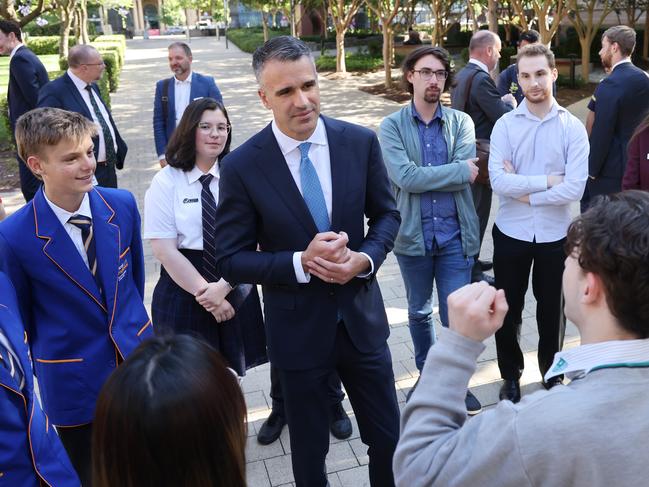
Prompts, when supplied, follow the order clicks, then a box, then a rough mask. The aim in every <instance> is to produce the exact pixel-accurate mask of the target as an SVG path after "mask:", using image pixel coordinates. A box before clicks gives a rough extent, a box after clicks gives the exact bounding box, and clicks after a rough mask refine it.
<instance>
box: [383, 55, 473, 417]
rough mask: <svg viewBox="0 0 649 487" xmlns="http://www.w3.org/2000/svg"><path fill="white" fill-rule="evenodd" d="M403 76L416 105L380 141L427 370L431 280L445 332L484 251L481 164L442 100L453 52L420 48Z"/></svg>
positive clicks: (390, 123)
mask: <svg viewBox="0 0 649 487" xmlns="http://www.w3.org/2000/svg"><path fill="white" fill-rule="evenodd" d="M402 71H403V83H404V86H405V87H406V88H407V89H408V91H409V92H410V93H412V95H413V96H412V102H411V103H410V104H408V105H407V106H405V107H403V108H402V109H401V110H399V111H398V112H396V113H393V114H392V115H390V116H389V117H387V118H385V119H384V120H383V122H382V123H381V128H380V132H379V137H380V140H381V147H382V150H383V159H384V161H385V164H386V166H387V170H388V175H389V176H390V179H391V180H392V183H393V186H394V190H395V195H396V199H397V207H398V209H399V211H400V213H401V219H402V223H401V228H400V230H399V234H398V236H397V239H396V241H395V246H394V253H395V255H396V257H397V261H398V263H399V268H400V269H401V275H402V277H403V281H404V284H405V287H406V294H407V298H408V324H409V328H410V334H411V336H412V341H413V344H414V348H415V364H416V366H417V368H418V369H419V371H421V370H422V368H423V366H424V361H425V360H426V355H427V353H428V349H429V348H430V347H431V345H432V344H433V343H434V342H435V333H434V329H433V320H432V295H433V280H434V281H435V282H436V283H437V296H438V300H439V314H440V320H441V323H442V326H445V327H447V326H448V312H447V307H446V298H447V297H448V295H449V294H450V293H452V292H453V291H455V290H456V289H458V288H460V287H462V286H464V285H465V284H468V283H469V282H470V281H471V268H472V266H473V263H474V257H473V256H475V255H477V254H478V253H479V248H480V243H479V224H478V217H477V215H476V212H475V208H474V205H473V198H472V196H471V186H470V184H471V183H472V182H473V181H474V180H475V178H476V176H477V174H478V167H477V166H476V164H475V163H476V162H477V159H476V158H475V132H474V127H473V121H472V120H471V117H469V116H468V115H467V114H465V113H462V112H460V111H457V110H453V109H450V108H446V107H442V105H441V103H440V102H439V100H440V95H441V94H442V92H443V91H444V90H445V88H446V87H447V86H450V85H451V83H452V80H453V73H452V71H451V65H450V58H449V55H448V52H446V51H445V50H444V49H441V48H439V47H428V46H427V47H421V48H419V49H416V50H414V51H412V52H411V53H410V54H409V55H408V57H407V58H406V59H405V60H404V62H403V66H402ZM466 406H467V412H468V413H469V414H477V413H479V412H480V411H481V406H480V402H479V401H478V400H477V399H476V398H475V397H474V396H473V394H471V392H470V391H467V395H466Z"/></svg>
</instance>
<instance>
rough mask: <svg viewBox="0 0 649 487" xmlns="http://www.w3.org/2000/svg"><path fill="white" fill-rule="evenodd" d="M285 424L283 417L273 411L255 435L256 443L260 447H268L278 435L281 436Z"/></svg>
mask: <svg viewBox="0 0 649 487" xmlns="http://www.w3.org/2000/svg"><path fill="white" fill-rule="evenodd" d="M285 424H286V419H285V418H284V416H283V415H281V414H279V413H276V412H275V411H271V412H270V416H268V419H266V421H264V424H262V425H261V428H259V432H258V433H257V441H258V442H259V443H261V444H262V445H270V444H271V443H273V442H274V441H275V440H277V438H279V435H281V434H282V429H283V428H284V425H285Z"/></svg>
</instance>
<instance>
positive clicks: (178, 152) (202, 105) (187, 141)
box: [165, 98, 232, 171]
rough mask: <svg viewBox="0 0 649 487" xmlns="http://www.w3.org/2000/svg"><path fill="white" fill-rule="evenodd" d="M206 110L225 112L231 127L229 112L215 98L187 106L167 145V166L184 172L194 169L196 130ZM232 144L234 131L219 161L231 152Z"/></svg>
mask: <svg viewBox="0 0 649 487" xmlns="http://www.w3.org/2000/svg"><path fill="white" fill-rule="evenodd" d="M206 110H220V111H221V112H223V115H224V116H225V119H226V120H227V122H228V125H231V124H230V117H228V111H227V110H226V109H225V107H224V106H223V103H221V102H220V101H217V100H215V99H214V98H199V99H198V100H194V101H193V102H191V103H190V104H189V105H187V108H186V109H185V111H184V113H183V116H182V118H181V119H180V123H178V126H177V127H176V129H175V130H174V132H173V134H172V135H171V140H169V143H168V144H167V151H166V153H165V158H166V159H167V164H169V165H170V166H171V167H177V168H178V169H182V170H183V171H191V170H192V169H193V168H194V164H195V162H196V128H197V127H198V123H199V122H200V121H201V117H202V116H203V112H205V111H206ZM231 142H232V130H230V133H229V134H228V139H227V140H226V141H225V147H223V152H221V155H219V157H218V160H219V161H220V160H221V159H222V158H223V157H225V155H226V154H227V153H228V152H230V143H231Z"/></svg>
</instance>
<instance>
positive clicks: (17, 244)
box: [0, 188, 152, 426]
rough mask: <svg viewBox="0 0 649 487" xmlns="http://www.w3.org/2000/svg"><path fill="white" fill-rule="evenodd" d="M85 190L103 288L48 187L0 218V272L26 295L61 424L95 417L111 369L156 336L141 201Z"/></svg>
mask: <svg viewBox="0 0 649 487" xmlns="http://www.w3.org/2000/svg"><path fill="white" fill-rule="evenodd" d="M89 197H90V208H91V211H92V217H93V232H94V241H95V248H96V255H97V268H98V271H97V272H98V280H99V282H100V283H101V291H100V288H99V286H98V285H97V282H96V281H95V279H94V278H93V275H92V274H91V273H90V271H89V270H88V267H87V266H86V264H85V263H84V261H83V259H82V257H81V256H80V255H79V252H78V251H77V249H76V247H75V246H74V243H73V242H72V239H71V238H70V236H69V235H68V233H67V232H66V230H65V228H64V227H63V225H61V222H60V221H59V220H58V218H57V217H56V215H55V214H54V212H53V211H52V209H51V208H50V206H49V205H48V204H47V201H45V196H44V195H43V189H42V188H41V189H40V190H39V191H38V192H37V193H36V196H35V197H34V199H33V200H32V201H30V202H29V203H27V204H26V205H25V206H23V207H22V208H21V209H20V210H18V211H17V212H16V213H14V214H13V215H11V216H10V217H9V218H7V219H6V220H5V221H3V222H2V223H0V270H2V271H4V272H6V273H7V275H8V276H9V278H10V279H11V281H12V282H13V284H14V286H15V288H16V292H17V293H18V296H20V314H21V317H22V320H23V324H24V325H25V329H26V330H27V334H28V337H29V343H30V346H31V351H32V359H33V361H34V369H35V372H36V377H38V380H39V384H40V391H41V397H42V398H43V408H44V410H45V412H46V413H47V414H48V415H49V416H50V418H51V421H52V423H53V424H55V425H57V426H58V425H60V426H73V425H79V424H85V423H89V422H91V421H92V420H93V417H94V409H95V401H96V399H97V396H98V394H99V391H100V389H101V386H102V385H103V383H104V381H105V380H106V378H107V377H108V375H109V374H110V373H111V372H112V371H113V370H114V369H115V367H116V366H117V363H118V362H119V361H120V360H121V359H123V358H125V357H127V356H128V355H129V354H130V353H131V352H132V351H133V349H135V347H137V345H138V344H139V343H140V342H141V341H142V340H143V339H144V338H146V337H148V336H150V335H151V334H152V327H151V320H150V319H149V317H148V315H147V312H146V309H145V307H144V304H143V298H144V258H143V252H142V240H141V237H140V215H139V213H138V210H137V206H136V203H135V199H134V198H133V195H132V194H131V193H129V192H128V191H124V190H118V189H109V188H94V189H93V190H91V191H90V193H89Z"/></svg>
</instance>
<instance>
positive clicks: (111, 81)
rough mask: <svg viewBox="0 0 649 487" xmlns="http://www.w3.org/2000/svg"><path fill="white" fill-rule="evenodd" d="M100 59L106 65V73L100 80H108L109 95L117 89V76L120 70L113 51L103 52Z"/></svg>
mask: <svg viewBox="0 0 649 487" xmlns="http://www.w3.org/2000/svg"><path fill="white" fill-rule="evenodd" d="M101 57H102V59H103V60H104V64H105V65H106V73H105V75H104V76H102V78H108V87H109V89H110V92H111V93H115V92H116V91H117V88H118V87H119V75H120V73H121V71H122V68H121V66H120V64H119V61H118V59H117V53H116V52H115V51H103V52H101Z"/></svg>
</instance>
